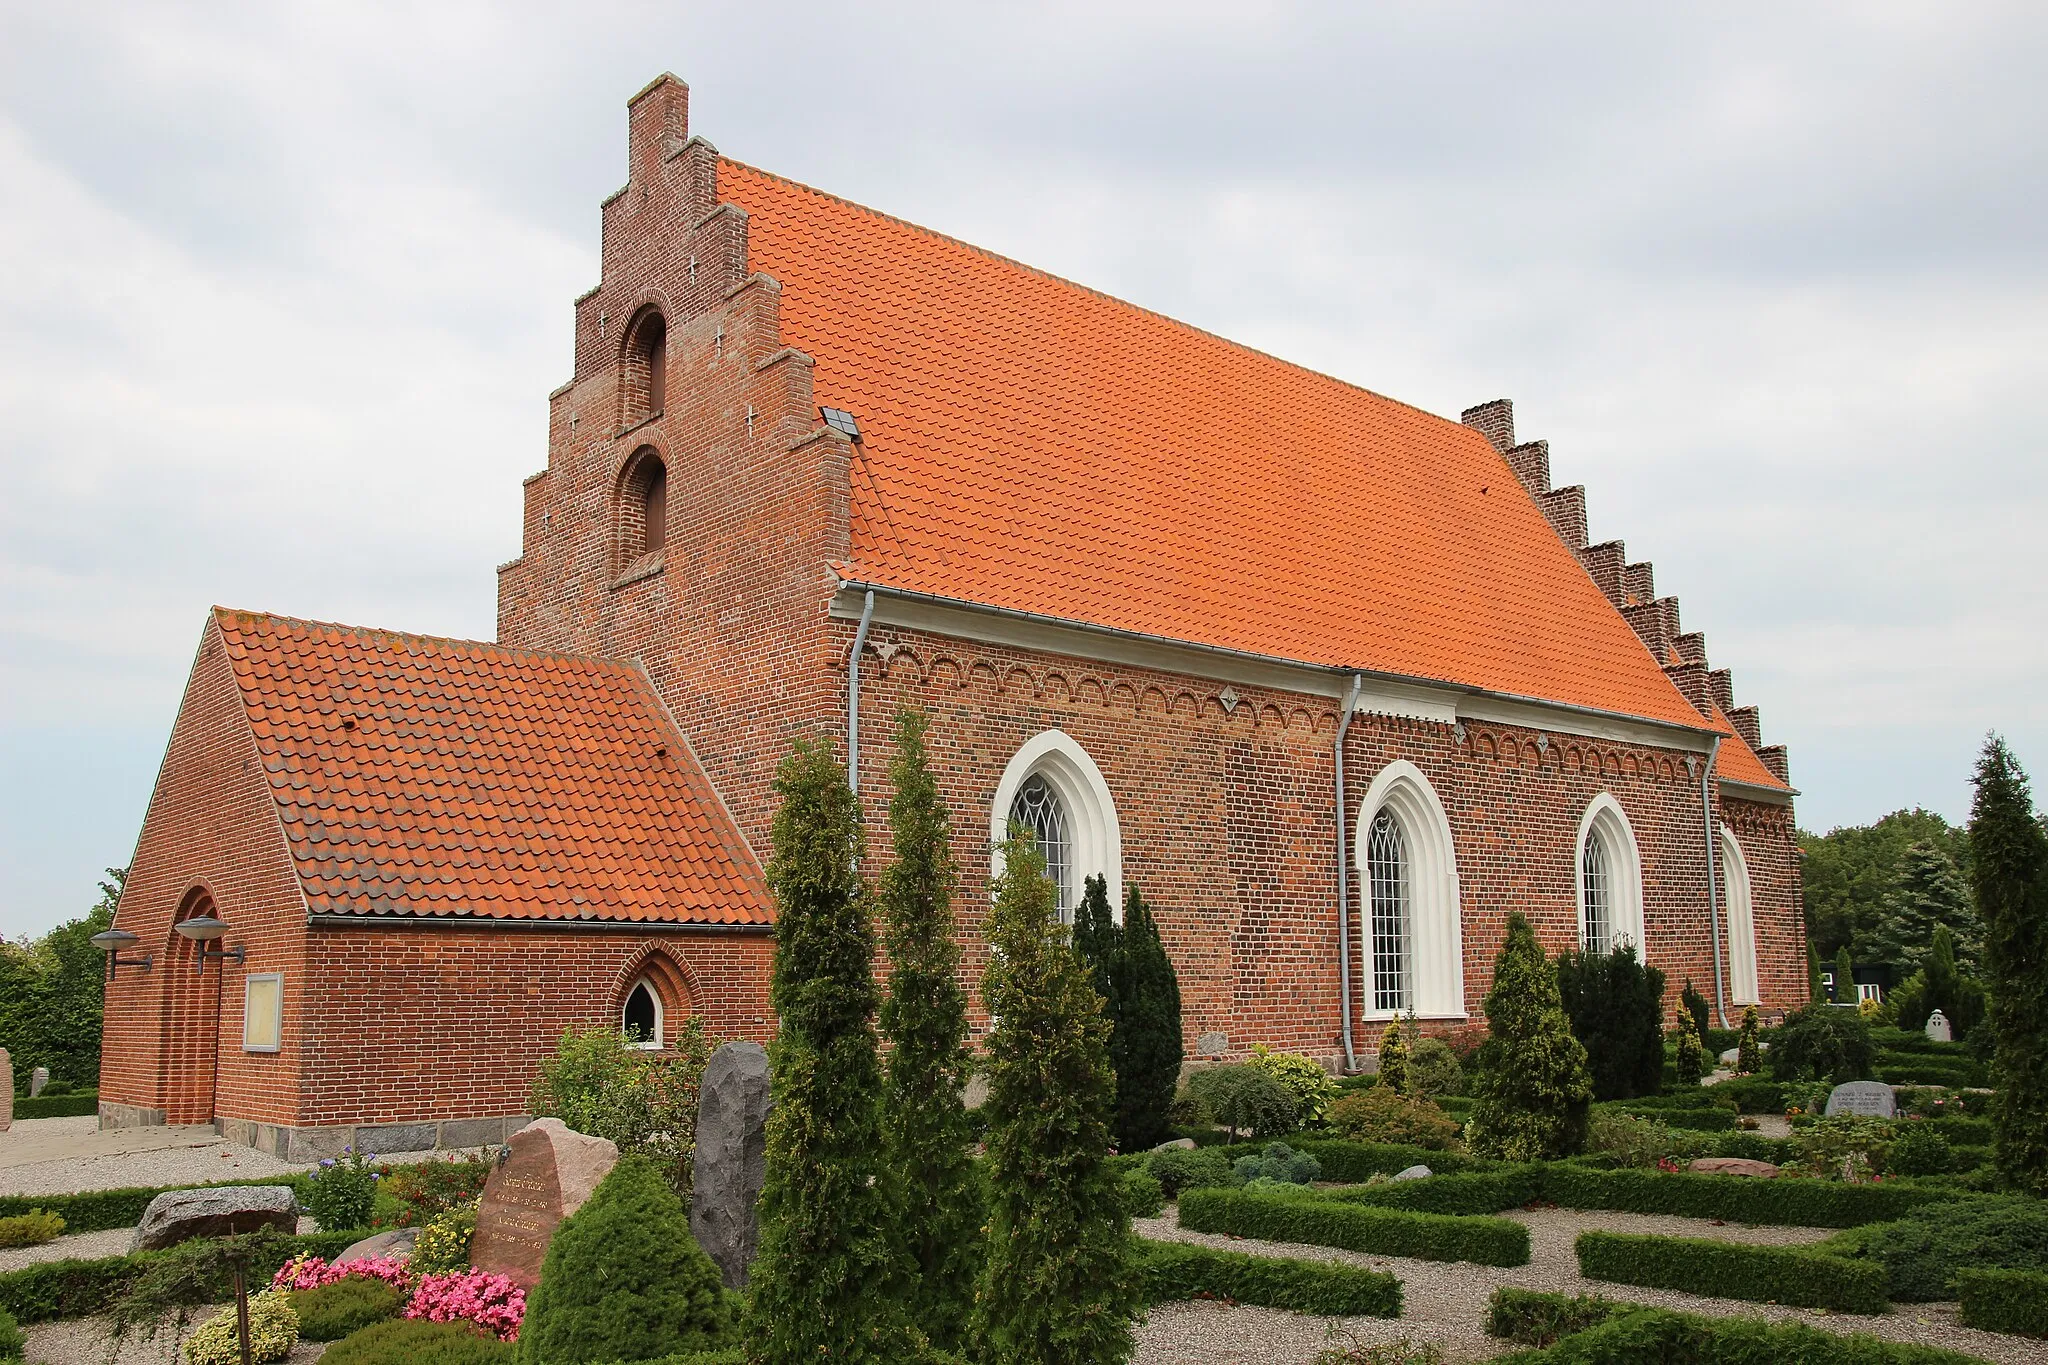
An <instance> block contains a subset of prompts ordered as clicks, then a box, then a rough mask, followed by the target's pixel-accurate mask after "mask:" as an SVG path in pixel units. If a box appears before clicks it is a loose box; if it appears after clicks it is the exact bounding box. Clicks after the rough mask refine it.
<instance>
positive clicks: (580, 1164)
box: [469, 1119, 619, 1291]
mask: <svg viewBox="0 0 2048 1365" xmlns="http://www.w3.org/2000/svg"><path fill="white" fill-rule="evenodd" d="M618 1161H619V1149H618V1148H617V1147H616V1146H614V1145H613V1144H612V1143H611V1142H610V1141H609V1140H608V1139H605V1138H599V1137H590V1136H588V1135H587V1134H584V1133H579V1132H577V1131H576V1130H575V1129H573V1128H571V1127H569V1126H568V1125H567V1124H565V1123H563V1122H562V1121H561V1120H560V1119H535V1120H534V1121H533V1122H532V1123H529V1124H527V1125H526V1126H525V1127H524V1128H521V1129H520V1130H519V1131H518V1132H516V1133H514V1134H513V1135H512V1140H511V1141H510V1142H509V1143H507V1144H506V1146H505V1152H504V1155H503V1156H501V1157H500V1158H499V1159H498V1166H497V1169H495V1170H493V1171H492V1172H491V1175H490V1179H488V1180H486V1181H485V1182H484V1193H483V1199H482V1201H481V1202H480V1203H478V1205H477V1211H476V1233H475V1235H474V1236H472V1237H471V1238H470V1241H469V1261H470V1264H471V1265H473V1266H475V1267H476V1268H477V1269H478V1270H489V1271H493V1272H495V1273H497V1274H499V1275H503V1276H504V1277H505V1278H506V1279H508V1280H510V1281H512V1283H514V1284H516V1285H518V1286H519V1287H520V1288H522V1289H526V1290H529V1291H530V1290H531V1289H532V1288H533V1287H534V1286H535V1285H537V1284H539V1283H540V1268H541V1263H542V1262H543V1261H544V1260H546V1259H547V1254H548V1243H549V1242H550V1241H552V1240H553V1239H554V1235H555V1229H556V1228H557V1227H559V1226H561V1222H562V1220H563V1219H564V1218H567V1217H568V1216H569V1215H570V1214H572V1213H574V1212H576V1210H578V1209H580V1208H582V1207H583V1205H584V1202H585V1201H586V1200H588V1199H589V1198H590V1196H591V1193H592V1192H593V1191H595V1190H596V1189H597V1186H598V1182H600V1181H602V1180H603V1179H604V1178H605V1176H606V1175H607V1174H609V1173H610V1171H611V1169H612V1167H613V1166H616V1165H617V1164H618Z"/></svg>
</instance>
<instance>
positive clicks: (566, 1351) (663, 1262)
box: [519, 1157, 733, 1365]
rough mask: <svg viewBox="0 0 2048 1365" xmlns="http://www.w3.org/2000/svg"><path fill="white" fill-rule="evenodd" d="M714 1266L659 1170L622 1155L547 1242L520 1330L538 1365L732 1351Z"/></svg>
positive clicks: (526, 1353) (527, 1356) (522, 1350)
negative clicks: (722, 1349)
mask: <svg viewBox="0 0 2048 1365" xmlns="http://www.w3.org/2000/svg"><path fill="white" fill-rule="evenodd" d="M732 1328H733V1324H732V1320H731V1315H730V1312H729V1310H728V1308H727V1305H726V1300H725V1291H724V1286H723V1284H722V1283H721V1281H720V1278H719V1273H718V1267H717V1266H716V1265H714V1264H712V1261H711V1258H710V1257H709V1256H706V1255H705V1254H704V1251H703V1249H702V1248H700V1247H699V1246H698V1245H697V1240H696V1238H694V1237H692V1236H691V1235H690V1215H689V1213H688V1211H687V1210H685V1209H684V1208H683V1203H682V1201H681V1200H680V1199H678V1198H676V1195H675V1191H673V1190H671V1189H670V1188H669V1187H668V1185H667V1184H666V1183H665V1182H664V1181H663V1180H662V1178H661V1175H660V1173H659V1172H658V1171H657V1170H656V1169H655V1168H654V1166H653V1164H652V1163H650V1162H648V1161H646V1160H645V1159H643V1158H639V1157H624V1158H622V1159H621V1160H620V1161H619V1164H618V1165H616V1166H614V1167H612V1169H611V1172H610V1174H608V1175H606V1176H605V1178H604V1180H603V1181H602V1182H601V1183H599V1185H598V1187H597V1189H596V1190H595V1191H594V1192H593V1193H592V1194H591V1196H590V1198H589V1200H588V1201H587V1202H586V1203H585V1204H584V1205H583V1207H582V1208H580V1209H578V1210H576V1212H575V1213H573V1214H571V1215H570V1216H569V1217H568V1218H566V1219H564V1220H563V1222H562V1224H561V1226H559V1227H557V1228H556V1229H555V1235H554V1238H553V1240H552V1241H550V1242H549V1243H548V1253H547V1258H546V1260H544V1261H543V1262H542V1263H541V1272H540V1284H539V1285H537V1286H536V1287H535V1288H534V1291H533V1293H532V1295H531V1296H530V1297H529V1299H528V1301H527V1305H526V1320H525V1322H524V1323H523V1324H522V1325H521V1326H520V1329H519V1358H520V1359H521V1360H522V1361H530V1362H532V1363H533V1365H585V1363H586V1362H595V1361H613V1360H651V1359H653V1358H654V1357H656V1356H662V1355H667V1354H669V1353H670V1352H673V1351H694V1350H708V1349H711V1348H714V1347H719V1346H723V1345H726V1344H727V1338H728V1337H729V1335H730V1334H731V1332H732Z"/></svg>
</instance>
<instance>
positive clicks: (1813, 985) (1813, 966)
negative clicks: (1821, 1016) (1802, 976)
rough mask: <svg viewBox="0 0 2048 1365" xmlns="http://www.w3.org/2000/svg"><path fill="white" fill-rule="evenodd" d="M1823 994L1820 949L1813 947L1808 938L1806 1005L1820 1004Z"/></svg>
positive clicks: (1811, 941)
mask: <svg viewBox="0 0 2048 1365" xmlns="http://www.w3.org/2000/svg"><path fill="white" fill-rule="evenodd" d="M1823 994H1824V991H1823V988H1822V986H1821V983H1820V949H1818V948H1816V947H1814V945H1813V940H1812V939H1810V938H1809V939H1807V940H1806V1000H1807V1003H1808V1004H1811V1005H1818V1004H1820V1003H1821V997H1822V995H1823Z"/></svg>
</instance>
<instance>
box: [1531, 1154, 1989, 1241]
mask: <svg viewBox="0 0 2048 1365" xmlns="http://www.w3.org/2000/svg"><path fill="white" fill-rule="evenodd" d="M1541 1197H1542V1198H1543V1199H1545V1200H1548V1201H1549V1202H1550V1203H1553V1204H1556V1205H1558V1206H1559V1207H1560V1208H1567V1209H1614V1210H1617V1211H1619V1212H1622V1213H1662V1214H1671V1215H1674V1216H1676V1217H1680V1218H1708V1219H1713V1218H1718V1219H1720V1220H1721V1221H1723V1222H1725V1223H1751V1224H1757V1225H1760V1226H1762V1225H1768V1226H1771V1227H1807V1228H1853V1227H1860V1226H1862V1225H1864V1224H1867V1223H1882V1222H1888V1221H1891V1220H1893V1219H1898V1218H1903V1217H1906V1216H1907V1215H1908V1214H1910V1213H1912V1212H1913V1211H1914V1210H1916V1209H1920V1208H1924V1207H1926V1206H1929V1205H1933V1204H1940V1205H1942V1207H1943V1209H1944V1211H1945V1210H1946V1209H1947V1208H1948V1207H1949V1206H1950V1205H1951V1204H1953V1203H1955V1202H1956V1200H1957V1196H1956V1195H1955V1193H1954V1192H1953V1191H1947V1190H1936V1189H1929V1188H1926V1187H1924V1186H1916V1185H1912V1184H1909V1183H1905V1182H1901V1181H1886V1182H1884V1183H1883V1184H1872V1185H1851V1184H1847V1183H1845V1182H1843V1181H1839V1180H1804V1179H1795V1178H1789V1177H1788V1178H1782V1179H1778V1180H1749V1179H1744V1178H1741V1177H1737V1176H1726V1175H1695V1174H1693V1173H1691V1172H1688V1171H1679V1172H1664V1171H1635V1170H1618V1171H1602V1170H1595V1169H1593V1168H1592V1167H1590V1166H1586V1165H1583V1164H1580V1163H1578V1162H1570V1161H1561V1162H1555V1163H1553V1164H1551V1165H1549V1166H1546V1167H1544V1168H1543V1181H1542V1192H1541ZM1944 1216H1945V1214H1944Z"/></svg>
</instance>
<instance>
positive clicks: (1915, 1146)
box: [1885, 1119, 1956, 1175]
mask: <svg viewBox="0 0 2048 1365" xmlns="http://www.w3.org/2000/svg"><path fill="white" fill-rule="evenodd" d="M1955 1164H1956V1154H1955V1151H1954V1149H1953V1148H1951V1147H1950V1146H1949V1141H1948V1139H1947V1138H1946V1137H1944V1136H1942V1134H1941V1133H1940V1132H1939V1131H1938V1130H1936V1129H1935V1127H1934V1124H1933V1121H1932V1120H1928V1119H1921V1120H1919V1121H1918V1122H1909V1123H1903V1124H1900V1125H1899V1129H1898V1136H1897V1137H1896V1138H1894V1139H1893V1140H1892V1149H1891V1151H1890V1153H1889V1154H1887V1156H1886V1157H1885V1170H1886V1172H1887V1173H1889V1174H1892V1175H1946V1174H1947V1173H1948V1172H1949V1171H1951V1170H1953V1169H1954V1168H1955Z"/></svg>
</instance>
